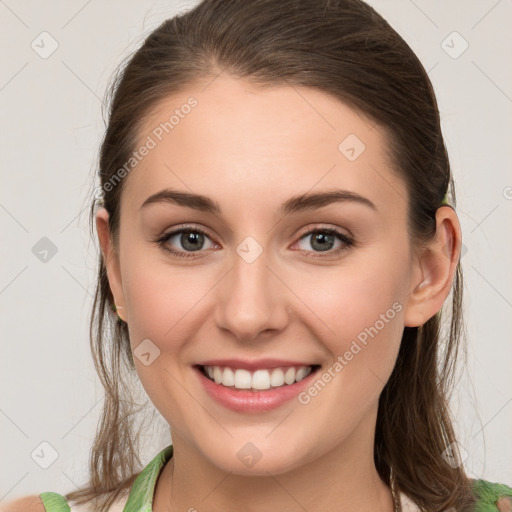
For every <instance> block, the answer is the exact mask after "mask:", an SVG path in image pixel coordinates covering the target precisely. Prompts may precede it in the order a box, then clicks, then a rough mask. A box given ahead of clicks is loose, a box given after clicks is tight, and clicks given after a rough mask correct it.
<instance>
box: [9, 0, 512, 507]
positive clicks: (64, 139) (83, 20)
mask: <svg viewBox="0 0 512 512" xmlns="http://www.w3.org/2000/svg"><path fill="white" fill-rule="evenodd" d="M193 3H194V2H189V3H187V2H176V1H174V2H172V1H166V2H164V1H160V2H158V1H150V0H143V1H141V0H139V1H137V2H135V1H133V0H131V1H121V0H111V1H105V2H100V1H99V0H89V1H68V2H63V1H62V2H56V1H46V2H34V1H22V0H17V1H15V0H5V1H4V0H0V25H1V26H0V33H1V34H2V36H1V37H2V45H1V47H0V51H1V55H2V66H1V71H0V105H1V112H2V115H1V125H2V132H1V138H0V144H1V155H2V161H1V164H2V165H1V171H0V172H1V173H2V174H1V182H2V187H1V189H0V226H1V233H2V244H1V246H0V247H1V257H2V264H1V266H0V309H1V327H0V329H1V334H2V345H1V350H2V354H1V362H0V365H1V366H0V374H1V376H2V386H1V396H0V429H1V430H0V431H1V432H2V435H1V438H0V439H1V441H0V442H1V447H0V449H1V460H2V463H1V469H0V500H6V501H8V500H10V499H13V498H15V497H17V496H20V495H24V494H27V493H39V492H42V491H50V490H53V491H57V492H61V493H63V492H66V491H68V490H70V489H71V488H74V487H75V486H77V485H80V484H82V483H84V480H85V475H86V473H85V472H86V469H87V460H88V454H89V448H90V443H91V441H92V436H93V433H94V429H95V426H96V421H97V419H98V415H99V412H100V410H101V404H102V390H101V387H100V385H99V382H98V381H97V379H96V376H95V373H94V370H93V365H92V360H91V357H90V353H89V345H88V315H89V311H90V306H91V299H92V292H93V284H94V277H95V276H94V268H95V264H96V255H97V250H98V248H97V244H96V242H94V241H93V242H91V240H90V237H89V232H88V223H87V220H88V219H87V214H88V208H87V206H88V203H87V201H88V194H89V193H90V191H91V190H92V187H93V183H94V180H93V173H94V170H95V166H96V163H97V150H98V147H99V143H100V141H101V137H102V134H103V128H104V126H103V120H102V111H101V100H102V98H103V94H104V92H105V88H106V85H107V82H108V80H109V78H110V76H111V74H112V73H113V71H114V69H115V67H116V66H117V64H118V63H119V62H120V61H121V60H122V58H123V57H125V56H126V55H128V54H129V53H130V52H131V51H133V50H134V49H135V48H136V47H137V46H138V45H139V44H140V43H141V42H142V39H143V37H144V36H145V35H147V33H148V32H149V31H151V30H152V29H154V28H155V27H156V26H157V25H158V24H160V23H161V22H162V21H163V20H164V19H165V18H167V17H170V16H172V15H173V14H174V13H176V12H178V10H181V9H183V8H187V7H188V6H190V5H192V4H193ZM370 3H371V4H372V5H373V6H374V7H375V8H376V9H377V10H378V11H379V12H380V13H381V14H382V15H383V16H384V17H385V18H386V19H387V20H388V21H389V22H390V23H391V25H392V26H393V27H394V28H395V29H396V30H397V31H398V32H399V33H400V34H401V35H402V36H403V37H404V38H405V39H406V41H407V42H408V43H409V44H410V45H411V47H412V48H413V50H415V51H416V53H417V54H418V56H419V57H420V59H421V60H422V62H423V64H424V66H425V68H426V69H427V70H428V71H429V74H430V77H431V80H432V82H433V84H434V87H435V90H436V93H437V96H438V101H439V105H440V110H441V112H442V121H443V130H444V134H445V138H446V144H447V147H448V151H449V154H450V157H451V162H452V166H453V171H454V174H455V177H456V180H457V191H458V201H459V206H458V208H457V211H458V213H459V217H460V221H461V224H462V229H463V239H464V245H465V248H466V250H467V252H465V255H464V257H463V260H462V261H463V267H464V270H465V276H466V292H467V293H466V311H467V314H466V318H467V331H468V345H469V346H468V365H467V368H466V371H465V372H464V373H463V374H462V376H461V379H460V380H459V381H458V383H457V388H456V392H455V394H454V396H453V401H452V402H453V411H454V415H455V418H456V426H457V431H458V433H459V435H460V444H461V446H462V447H463V450H464V454H466V453H467V458H466V459H465V466H466V468H467V470H468V472H469V473H470V475H472V476H475V477H483V478H486V479H488V480H492V481H501V482H505V483H508V484H511V483H512V436H511V432H512V404H511V401H512V376H511V375H512V374H511V371H510V370H511V362H512V343H511V338H510V330H511V318H512V315H511V310H512V288H511V277H512V271H511V265H510V261H512V254H511V253H512V242H511V241H512V238H511V236H510V220H511V213H512V175H511V173H510V163H511V159H512V158H511V149H510V148H511V146H512V145H511V143H510V141H511V140H512V138H511V135H512V133H511V132H512V129H511V125H510V119H511V115H510V114H511V110H512V108H511V107H512V99H511V97H512V86H511V82H512V69H511V66H510V60H509V52H510V48H511V47H512V35H511V34H512V32H511V31H510V22H511V21H512V3H511V1H510V0H499V1H496V0H473V1H466V0H452V1H451V2H442V1H440V0H439V1H435V2H433V1H430V2H428V1H426V0H415V1H412V0H385V1H382V0H381V1H378V2H377V1H371V2H370ZM43 31H46V32H48V33H49V34H50V36H46V35H42V36H41V35H40V34H41V33H42V32H43ZM454 31H456V32H457V33H458V34H459V35H457V34H453V32H454ZM53 40H55V41H56V42H57V44H58V48H57V49H56V51H55V52H54V53H52V54H51V55H49V56H47V55H44V52H49V51H50V50H51V45H52V44H55V43H53V42H52V41H53ZM443 41H444V42H443ZM465 41H466V42H467V44H468V45H469V46H468V48H467V49H466V51H464V52H463V53H461V51H462V50H463V49H464V47H465V44H466V43H465ZM33 42H34V43H33ZM31 45H33V46H35V48H36V49H37V51H38V52H39V53H37V52H36V50H35V49H33V47H32V46H31ZM41 53H43V56H45V57H46V58H42V56H41V55H40V54H41ZM459 54H460V55H459ZM507 63H508V64H507ZM43 237H47V238H48V239H49V240H51V243H52V244H53V245H54V246H55V248H56V250H57V252H56V253H55V254H53V255H52V252H51V248H50V249H48V242H47V241H42V242H41V241H40V240H41V238H43ZM38 243H39V244H42V245H41V246H39V245H36V244H38ZM45 244H46V245H45ZM34 246H36V249H34V251H33V247H34ZM45 248H46V250H49V252H48V253H47V254H46V255H45V253H44V252H43V253H41V252H40V251H42V250H44V249H45ZM38 251H39V252H38ZM34 252H35V253H36V254H34ZM41 258H43V259H44V258H46V261H41ZM161 421H162V422H163V420H161ZM164 425H165V424H164ZM156 431H157V432H158V429H157V430H156ZM168 441H169V440H168V439H167V438H165V436H163V437H162V436H160V437H159V436H158V435H156V434H155V436H154V437H152V436H151V432H148V435H147V440H146V441H145V443H146V444H145V446H146V448H145V452H144V456H143V461H144V462H147V461H149V460H150V459H151V458H152V457H153V456H154V455H156V452H157V450H159V449H160V448H163V447H164V446H165V445H166V444H167V443H168ZM43 442H45V443H49V444H50V445H51V447H52V448H50V447H49V446H48V445H41V443H43ZM52 450H55V454H54V452H53V451H52ZM33 453H35V454H34V455H33V456H31V454H33ZM37 454H39V457H38V456H37ZM55 456H57V458H56V459H55V460H53V459H54V458H55ZM49 463H51V465H50V466H49V467H48V468H47V469H43V468H42V467H41V465H43V466H44V465H48V464H49Z"/></svg>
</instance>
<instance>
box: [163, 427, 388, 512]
mask: <svg viewBox="0 0 512 512" xmlns="http://www.w3.org/2000/svg"><path fill="white" fill-rule="evenodd" d="M371 427H373V428H371ZM374 434H375V422H374V421H373V422H366V423H365V422H362V423H361V424H360V425H359V426H358V427H357V428H356V429H354V431H353V433H352V434H351V435H350V436H349V437H348V438H346V439H344V441H343V442H342V443H340V444H339V445H337V446H335V447H334V448H332V447H329V449H328V450H327V451H326V452H325V453H324V454H322V455H320V456H318V454H317V452H316V451H315V452H312V453H311V454H309V455H310V456H309V457H308V454H307V453H305V454H304V455H305V457H304V460H305V462H304V464H302V465H301V466H298V467H295V468H293V469H290V470H288V471H286V472H283V473H279V474H273V475H271V474H270V473H268V476H247V475H239V474H235V473H232V472H225V471H222V470H221V469H219V468H218V467H216V466H215V465H213V464H212V463H211V461H209V460H208V459H206V458H205V457H204V456H203V455H202V454H201V453H200V452H198V451H197V450H196V449H194V447H193V446H191V445H190V444H189V443H188V442H187V441H186V440H185V439H183V438H181V437H180V436H179V435H177V434H176V433H175V432H173V436H172V437H173V446H174V454H173V457H172V458H171V460H170V461H169V462H168V463H167V464H166V466H165V468H164V469H163V471H162V473H161V474H160V477H159V479H158V482H157V486H156V490H155V497H154V501H153V510H154V511H155V512H175V511H178V510H186V511H191V512H194V511H196V512H202V511H204V510H208V512H221V511H222V512H223V511H226V510H244V511H247V512H268V510H269V503H271V504H272V510H286V511H293V512H295V511H297V512H303V511H304V510H307V511H311V512H312V511H316V510H321V511H322V512H329V511H333V512H334V511H336V512H340V511H350V512H359V511H361V512H363V511H365V512H366V511H367V510H372V511H375V512H393V511H394V510H395V506H394V502H393V497H392V494H391V490H390V488H389V487H388V486H387V485H386V484H385V483H384V482H383V481H382V480H381V478H380V476H379V474H378V472H377V470H376V468H375V463H374V460H373V440H374Z"/></svg>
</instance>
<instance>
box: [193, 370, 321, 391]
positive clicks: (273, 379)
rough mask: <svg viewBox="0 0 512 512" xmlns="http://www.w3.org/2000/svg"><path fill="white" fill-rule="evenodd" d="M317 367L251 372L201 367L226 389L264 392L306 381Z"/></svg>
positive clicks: (212, 379)
mask: <svg viewBox="0 0 512 512" xmlns="http://www.w3.org/2000/svg"><path fill="white" fill-rule="evenodd" d="M316 367H317V365H313V366H298V367H295V366H288V367H279V368H269V369H258V370H255V371H249V370H246V369H243V368H232V367H229V366H226V367H222V366H200V367H199V368H200V369H201V371H202V372H203V374H204V375H205V376H206V377H207V378H208V379H210V380H211V381H213V382H215V383H216V384H219V385H221V386H224V387H228V388H232V389H245V390H254V391H262V390H267V389H271V388H280V387H283V386H290V385H292V384H294V383H296V382H300V381H301V380H303V379H305V378H306V377H307V376H308V375H309V374H310V373H311V372H312V371H313V370H314V369H316Z"/></svg>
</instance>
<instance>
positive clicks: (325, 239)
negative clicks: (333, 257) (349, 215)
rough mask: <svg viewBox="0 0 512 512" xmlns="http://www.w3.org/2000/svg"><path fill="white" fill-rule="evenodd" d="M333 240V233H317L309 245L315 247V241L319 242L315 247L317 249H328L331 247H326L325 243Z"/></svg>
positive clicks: (330, 242)
mask: <svg viewBox="0 0 512 512" xmlns="http://www.w3.org/2000/svg"><path fill="white" fill-rule="evenodd" d="M333 241H334V235H330V234H322V233H317V234H316V235H314V237H313V243H312V244H311V246H312V247H314V248H315V243H317V242H320V245H318V246H317V247H316V248H317V249H319V250H320V251H328V250H329V249H331V248H332V247H326V244H327V245H329V244H332V243H333Z"/></svg>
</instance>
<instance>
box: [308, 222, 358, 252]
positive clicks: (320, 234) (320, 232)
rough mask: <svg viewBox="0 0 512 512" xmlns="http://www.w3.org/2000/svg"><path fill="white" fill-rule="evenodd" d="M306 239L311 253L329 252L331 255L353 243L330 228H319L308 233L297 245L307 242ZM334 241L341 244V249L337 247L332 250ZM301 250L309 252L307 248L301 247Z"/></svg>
mask: <svg viewBox="0 0 512 512" xmlns="http://www.w3.org/2000/svg"><path fill="white" fill-rule="evenodd" d="M308 239H309V240H310V242H309V245H310V246H311V247H313V251H312V252H326V251H330V253H331V254H332V253H338V252H340V251H342V250H343V249H345V248H347V247H349V246H350V245H352V243H353V241H352V240H351V239H350V238H349V237H348V236H346V235H344V234H343V233H340V232H338V231H336V230H335V229H331V228H321V229H315V230H311V231H308V232H307V233H306V234H305V235H303V236H302V237H301V238H300V240H299V244H300V242H301V241H303V240H306V241H307V240H308ZM336 239H337V240H338V241H339V243H340V244H341V247H340V246H338V247H337V248H333V245H334V244H335V242H336ZM302 249H303V250H305V251H309V252H310V250H309V249H307V248H303V247H302Z"/></svg>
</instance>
